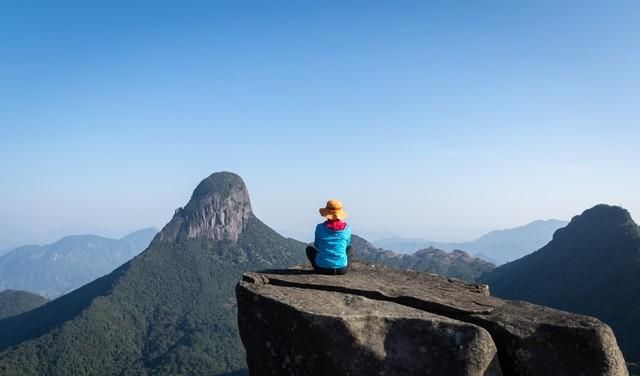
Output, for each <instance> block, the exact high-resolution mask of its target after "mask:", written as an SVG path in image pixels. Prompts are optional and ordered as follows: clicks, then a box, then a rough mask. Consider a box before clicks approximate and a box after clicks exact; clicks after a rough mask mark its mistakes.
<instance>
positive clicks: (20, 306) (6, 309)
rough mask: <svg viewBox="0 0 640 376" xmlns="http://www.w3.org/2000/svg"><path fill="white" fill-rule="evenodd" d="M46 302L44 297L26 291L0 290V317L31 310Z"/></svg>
mask: <svg viewBox="0 0 640 376" xmlns="http://www.w3.org/2000/svg"><path fill="white" fill-rule="evenodd" d="M46 302H47V299H46V298H44V297H42V296H40V295H36V294H32V293H30V292H27V291H16V290H4V291H0V319H3V318H5V317H10V316H15V315H18V314H20V313H22V312H27V311H31V310H32V309H34V308H37V307H40V306H41V305H43V304H45V303H46Z"/></svg>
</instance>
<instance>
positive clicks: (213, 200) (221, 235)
mask: <svg viewBox="0 0 640 376" xmlns="http://www.w3.org/2000/svg"><path fill="white" fill-rule="evenodd" d="M251 215H252V211H251V201H250V200H249V193H248V192H247V188H246V186H245V184H244V182H243V181H242V179H241V178H240V177H239V176H238V175H235V174H232V173H230V172H218V173H214V174H212V175H211V176H209V177H208V178H207V179H205V180H203V181H202V182H201V183H200V185H198V187H197V188H196V189H195V191H194V192H193V196H192V197H191V200H190V201H189V204H188V205H187V206H186V207H185V208H184V209H183V208H179V209H177V210H176V212H175V214H174V216H173V218H172V219H171V222H169V224H167V226H165V228H164V229H163V230H162V232H161V233H160V236H159V239H160V240H161V241H175V240H176V239H177V238H178V237H180V236H184V237H187V238H203V239H209V240H230V241H233V242H236V241H237V240H238V236H240V234H241V233H242V231H243V230H244V229H245V227H246V225H247V221H248V220H249V218H250V217H251Z"/></svg>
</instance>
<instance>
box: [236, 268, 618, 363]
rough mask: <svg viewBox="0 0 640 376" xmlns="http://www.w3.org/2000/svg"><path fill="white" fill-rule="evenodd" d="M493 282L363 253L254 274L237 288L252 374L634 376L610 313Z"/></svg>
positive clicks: (246, 276)
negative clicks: (318, 269)
mask: <svg viewBox="0 0 640 376" xmlns="http://www.w3.org/2000/svg"><path fill="white" fill-rule="evenodd" d="M487 292H488V290H487V289H486V288H483V287H482V286H477V285H473V284H467V283H464V282H462V281H460V280H455V279H446V278H443V277H439V276H436V275H432V274H427V273H417V272H412V271H406V270H399V269H391V268H384V267H376V266H372V265H367V264H362V263H354V264H353V266H352V269H351V270H350V271H349V273H347V274H346V275H344V276H326V275H318V274H314V273H312V271H311V270H308V269H304V268H300V267H297V268H292V269H287V270H272V271H265V272H261V273H246V274H245V275H244V277H243V281H242V282H240V283H239V284H238V286H237V288H236V295H237V299H238V323H239V327H240V335H241V337H242V341H243V343H244V345H245V348H246V350H247V363H248V365H249V369H250V371H251V374H252V375H329V374H331V375H381V374H382V375H447V376H455V375H500V374H504V375H540V376H543V375H544V376H548V375H567V376H569V375H611V376H613V375H616V376H617V375H628V371H627V369H626V367H625V362H624V359H623V357H622V354H621V352H620V349H619V348H618V345H617V342H616V339H615V337H614V335H613V333H612V331H611V329H610V328H609V327H608V326H607V325H605V324H603V323H602V322H600V321H598V320H596V319H594V318H591V317H587V316H580V315H574V314H571V313H568V312H563V311H558V310H554V309H550V308H547V307H542V306H538V305H534V304H529V303H525V302H516V301H508V300H502V299H498V298H495V297H492V296H489V295H488V293H487ZM496 354H497V356H496Z"/></svg>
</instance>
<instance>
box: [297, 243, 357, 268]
mask: <svg viewBox="0 0 640 376" xmlns="http://www.w3.org/2000/svg"><path fill="white" fill-rule="evenodd" d="M317 255H318V250H317V249H316V247H314V246H312V245H309V246H307V258H308V259H309V262H310V263H311V266H313V269H314V270H315V271H316V272H318V273H320V274H329V275H342V274H347V271H349V264H351V246H348V247H347V266H345V267H343V268H335V269H328V268H321V267H319V266H318V265H317V264H316V256H317Z"/></svg>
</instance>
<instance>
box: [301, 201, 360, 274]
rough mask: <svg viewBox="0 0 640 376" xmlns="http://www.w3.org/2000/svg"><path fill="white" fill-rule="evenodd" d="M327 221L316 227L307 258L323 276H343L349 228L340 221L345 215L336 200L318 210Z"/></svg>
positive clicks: (345, 267) (347, 257)
mask: <svg viewBox="0 0 640 376" xmlns="http://www.w3.org/2000/svg"><path fill="white" fill-rule="evenodd" d="M320 215H321V216H323V217H325V218H326V219H327V220H326V221H325V222H323V223H320V224H318V225H317V226H316V231H315V240H314V242H313V246H311V245H310V246H309V247H307V257H308V258H309V261H310V262H311V265H312V266H313V268H314V269H315V270H316V271H317V272H319V273H324V274H345V273H346V272H347V270H348V269H349V262H350V260H349V258H350V254H349V253H350V252H349V251H350V250H351V246H350V244H351V227H349V225H348V224H347V223H346V222H344V221H342V220H343V219H344V218H345V217H346V215H347V213H346V212H345V211H344V210H343V209H342V204H341V203H340V201H337V200H329V201H328V202H327V205H326V207H324V208H321V209H320Z"/></svg>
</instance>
